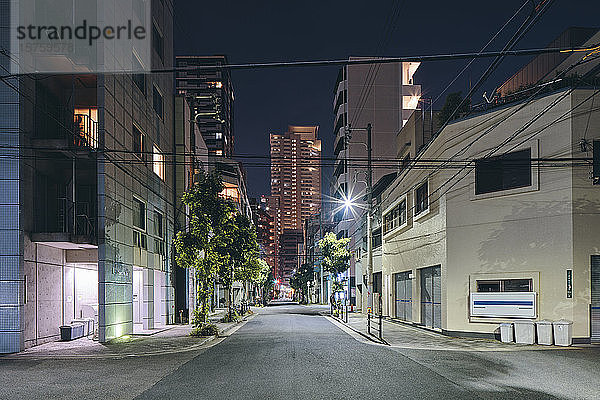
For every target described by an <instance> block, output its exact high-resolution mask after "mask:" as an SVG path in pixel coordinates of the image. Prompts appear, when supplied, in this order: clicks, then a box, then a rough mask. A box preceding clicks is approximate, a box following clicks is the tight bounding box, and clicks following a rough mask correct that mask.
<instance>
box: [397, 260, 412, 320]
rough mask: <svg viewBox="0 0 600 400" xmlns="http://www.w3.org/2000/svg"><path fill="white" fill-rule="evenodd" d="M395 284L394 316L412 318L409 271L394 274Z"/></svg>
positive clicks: (405, 318) (404, 318)
mask: <svg viewBox="0 0 600 400" xmlns="http://www.w3.org/2000/svg"><path fill="white" fill-rule="evenodd" d="M394 281H395V285H396V318H399V319H402V320H404V321H410V320H412V282H411V280H410V271H408V272H401V273H399V274H395V275H394Z"/></svg>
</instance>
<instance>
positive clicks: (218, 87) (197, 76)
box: [175, 55, 234, 158]
mask: <svg viewBox="0 0 600 400" xmlns="http://www.w3.org/2000/svg"><path fill="white" fill-rule="evenodd" d="M175 64H176V66H177V68H178V69H179V70H178V71H177V74H176V88H177V94H180V95H184V96H186V97H187V98H188V101H189V103H190V105H191V107H192V111H193V112H192V118H193V119H194V120H195V121H196V122H197V123H198V127H199V129H200V132H201V134H202V137H203V138H204V142H205V143H206V145H207V147H208V154H209V156H211V158H212V157H214V156H217V157H218V156H222V157H228V158H229V157H231V156H232V155H233V100H234V96H233V85H232V83H231V75H230V73H229V70H227V69H220V68H218V66H220V65H226V64H227V57H226V56H218V55H217V56H177V57H176V58H175ZM195 67H201V68H195ZM211 67H214V68H211Z"/></svg>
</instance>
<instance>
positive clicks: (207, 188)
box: [174, 172, 227, 327]
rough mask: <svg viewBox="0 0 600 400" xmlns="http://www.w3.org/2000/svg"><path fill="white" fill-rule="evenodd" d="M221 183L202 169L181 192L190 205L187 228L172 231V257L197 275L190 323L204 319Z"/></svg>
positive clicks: (221, 210) (222, 206) (221, 206)
mask: <svg viewBox="0 0 600 400" xmlns="http://www.w3.org/2000/svg"><path fill="white" fill-rule="evenodd" d="M222 190H223V183H222V181H221V179H220V177H219V176H218V175H216V174H205V173H203V172H201V173H200V174H199V175H198V177H197V182H196V183H195V184H194V185H193V186H192V187H190V188H189V189H188V190H187V191H186V192H185V193H184V195H183V198H182V201H183V204H185V205H186V206H187V207H188V209H189V228H188V230H187V231H180V232H178V233H177V235H175V239H174V244H175V250H176V255H175V260H176V262H177V264H178V265H179V266H180V267H182V268H189V269H191V270H193V271H194V276H195V278H196V293H197V294H196V298H197V304H199V307H197V308H196V309H195V310H193V320H192V322H193V324H194V325H196V326H197V327H198V326H201V325H203V324H205V323H206V322H207V317H208V312H209V310H210V299H211V297H212V293H213V276H214V274H215V265H216V264H215V263H214V259H215V257H216V255H215V252H214V245H215V243H214V238H215V232H216V231H219V227H220V225H221V224H222V221H223V219H224V217H225V215H226V212H227V206H226V203H224V201H223V199H221V198H220V197H219V193H221V191H222Z"/></svg>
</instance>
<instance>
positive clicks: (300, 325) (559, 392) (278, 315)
mask: <svg viewBox="0 0 600 400" xmlns="http://www.w3.org/2000/svg"><path fill="white" fill-rule="evenodd" d="M532 358H533V361H530V364H531V367H529V366H528V365H527V362H528V360H531V359H532ZM565 360H567V362H565ZM599 361H600V354H599V352H598V351H595V352H594V351H590V352H585V353H580V352H578V351H569V350H562V351H537V352H532V351H522V352H510V353H509V352H506V353H505V352H500V353H498V352H493V353H492V352H489V353H470V352H448V351H444V352H440V351H423V350H406V349H392V348H389V347H384V346H376V345H372V344H368V343H364V342H362V341H359V340H357V338H355V337H353V336H352V335H350V334H348V333H347V332H345V331H343V330H342V329H340V328H339V327H338V326H336V325H334V324H333V323H331V322H330V321H328V320H327V319H326V318H325V317H322V316H320V315H318V313H317V309H315V308H309V307H304V306H298V305H280V306H276V307H269V308H267V309H265V310H261V311H260V314H259V315H258V316H257V317H256V318H254V319H252V320H251V321H250V322H248V323H247V324H246V325H245V326H244V327H242V328H241V329H240V330H239V331H238V332H236V333H235V334H234V335H233V336H231V337H230V338H229V339H227V340H226V341H224V342H223V343H221V344H220V345H218V346H215V347H213V348H211V349H209V350H208V351H206V352H205V353H204V354H202V355H201V356H198V357H196V358H194V359H192V360H190V361H188V362H187V363H185V364H184V365H182V366H181V367H180V368H178V369H177V370H176V371H174V372H173V373H171V374H169V375H167V376H165V377H164V378H163V379H161V380H160V381H159V382H158V383H156V384H155V385H154V386H153V387H152V388H150V389H148V390H147V391H145V392H144V393H142V394H141V395H140V396H139V398H142V399H153V398H203V399H313V400H314V399H333V398H336V399H394V398H411V399H420V398H427V399H437V398H440V399H441V398H443V399H470V398H476V399H481V398H484V399H489V398H494V399H520V398H522V399H538V398H539V399H549V398H586V399H589V398H594V397H596V398H600V374H599V369H600V367H599V366H598V364H599ZM547 363H550V365H546V364H547ZM561 363H562V364H561ZM569 365H570V366H576V367H577V368H578V372H577V373H576V374H577V378H578V379H580V382H578V385H576V386H581V388H580V389H576V391H575V392H573V389H572V387H573V384H572V383H573V382H564V381H563V385H560V384H558V385H556V382H557V381H558V382H560V381H561V380H563V379H565V378H570V377H568V374H567V375H565V374H563V373H561V371H557V370H556V369H555V367H556V366H559V367H565V366H569ZM521 367H522V368H521ZM519 368H521V369H519ZM540 368H541V369H542V371H541V372H540V373H539V375H538V374H537V373H536V369H540ZM580 368H589V371H582V370H581V369H580Z"/></svg>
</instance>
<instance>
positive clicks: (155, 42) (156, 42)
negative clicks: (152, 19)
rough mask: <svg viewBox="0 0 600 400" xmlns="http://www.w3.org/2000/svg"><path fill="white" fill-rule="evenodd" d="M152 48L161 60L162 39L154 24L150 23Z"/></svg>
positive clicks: (162, 55)
mask: <svg viewBox="0 0 600 400" xmlns="http://www.w3.org/2000/svg"><path fill="white" fill-rule="evenodd" d="M152 48H153V49H154V50H155V51H156V54H158V56H159V57H160V59H161V61H162V60H163V59H164V39H163V35H162V34H161V33H160V31H159V30H158V28H157V27H156V25H155V24H152Z"/></svg>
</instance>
